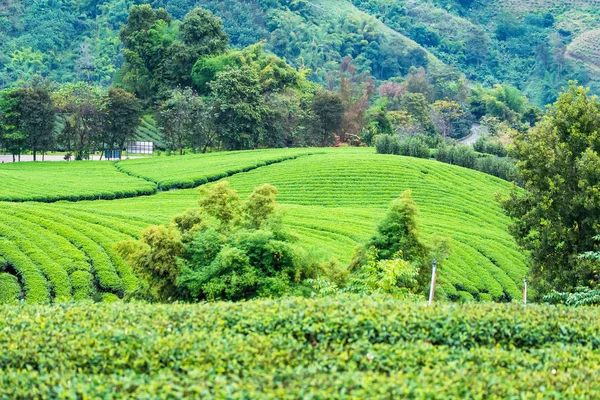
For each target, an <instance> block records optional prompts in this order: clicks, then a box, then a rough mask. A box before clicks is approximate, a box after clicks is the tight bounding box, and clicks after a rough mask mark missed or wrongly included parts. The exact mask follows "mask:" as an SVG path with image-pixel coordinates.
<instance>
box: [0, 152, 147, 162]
mask: <svg viewBox="0 0 600 400" xmlns="http://www.w3.org/2000/svg"><path fill="white" fill-rule="evenodd" d="M99 158H100V157H99V156H94V161H99ZM129 158H140V157H135V156H134V157H129ZM123 159H125V157H123ZM12 160H13V158H12V155H10V154H0V164H4V163H11V162H12ZM71 160H73V159H71ZM105 160H106V158H104V157H102V161H105ZM24 161H33V156H32V155H22V156H21V162H24ZM37 161H42V156H41V155H38V156H37ZM44 161H65V157H64V156H45V157H44ZM111 161H115V160H111Z"/></svg>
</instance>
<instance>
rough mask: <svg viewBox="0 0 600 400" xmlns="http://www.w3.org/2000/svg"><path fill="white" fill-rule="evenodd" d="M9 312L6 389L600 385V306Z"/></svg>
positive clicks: (584, 388) (432, 390) (331, 301)
mask: <svg viewBox="0 0 600 400" xmlns="http://www.w3.org/2000/svg"><path fill="white" fill-rule="evenodd" d="M0 317H1V318H0V348H2V349H3V351H2V352H1V353H0V398H11V399H24V398H64V399H76V398H114V397H127V398H169V399H171V398H172V399H175V398H261V399H264V398H266V399H281V398H284V399H298V398H314V399H363V398H373V399H388V398H473V399H488V398H597V397H598V396H599V395H600V383H599V381H598V380H597V379H596V378H597V376H598V373H600V352H599V351H598V350H599V347H600V322H599V321H600V318H599V317H600V310H598V309H590V308H578V309H568V310H567V309H565V308H559V307H554V306H528V307H523V306H520V305H463V306H457V305H438V306H434V307H427V306H425V305H424V304H408V303H401V302H398V301H395V300H392V299H389V298H380V297H367V298H365V297H357V296H338V297H325V298H320V299H297V298H294V299H279V300H277V301H274V300H260V301H249V302H245V303H211V304H205V305H177V304H174V305H148V304H119V305H110V304H105V305H78V306H73V305H66V306H65V305H63V306H51V307H50V306H27V307H23V306H3V307H1V308H0ZM24 343H26V344H27V345H23V344H24Z"/></svg>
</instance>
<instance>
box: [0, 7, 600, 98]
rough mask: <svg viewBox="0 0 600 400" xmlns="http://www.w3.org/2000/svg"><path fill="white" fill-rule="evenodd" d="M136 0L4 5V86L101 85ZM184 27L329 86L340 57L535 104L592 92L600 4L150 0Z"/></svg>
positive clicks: (118, 60)
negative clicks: (458, 75) (510, 92)
mask: <svg viewBox="0 0 600 400" xmlns="http://www.w3.org/2000/svg"><path fill="white" fill-rule="evenodd" d="M140 3H144V2H143V1H134V0H49V1H44V2H41V1H39V2H35V1H32V2H21V1H18V0H4V1H1V2H0V86H1V87H8V86H13V85H15V84H17V83H18V82H19V81H24V80H27V79H28V78H30V77H31V76H33V75H36V74H41V75H43V76H45V77H47V78H49V79H51V80H54V81H58V82H70V81H76V80H89V81H91V82H94V83H100V84H102V85H105V86H108V85H109V84H110V83H111V82H112V81H113V80H114V79H119V76H118V71H119V67H120V65H121V64H122V62H123V57H122V54H121V43H120V40H119V30H120V28H121V26H122V25H123V24H124V23H125V22H126V20H127V13H128V10H129V8H130V7H131V6H132V5H133V4H140ZM149 3H150V4H151V5H152V6H153V7H154V8H157V7H165V8H166V9H167V10H168V11H169V12H170V13H171V14H172V15H173V17H174V18H176V19H178V20H180V19H182V18H183V16H184V15H185V14H186V13H187V12H188V11H189V10H191V9H192V8H194V7H203V8H206V9H209V10H211V11H212V12H213V13H215V14H216V15H218V16H219V17H221V18H222V19H223V24H224V27H225V30H226V31H227V33H228V34H229V36H230V43H231V45H232V46H234V47H239V48H242V47H245V46H248V45H250V44H253V43H256V42H259V41H263V40H264V41H266V45H265V48H266V50H268V51H271V52H273V53H275V54H277V55H278V56H280V57H282V58H285V59H286V60H287V61H288V62H289V63H290V64H292V65H294V66H297V67H307V68H310V69H311V71H312V74H311V79H312V80H314V81H316V82H319V83H323V84H325V83H326V82H327V76H328V74H331V73H335V71H337V70H338V69H339V64H340V61H341V59H342V58H343V57H344V56H347V55H350V56H352V57H353V59H354V64H355V65H356V66H357V68H358V71H359V72H370V73H371V74H372V75H373V77H374V78H375V79H376V80H378V81H384V80H389V79H392V80H393V79H401V78H402V77H403V76H405V75H406V74H407V73H408V72H409V71H410V70H411V67H424V68H425V69H426V70H427V71H428V72H429V73H430V74H431V75H433V76H435V75H436V74H437V75H445V74H449V73H452V71H453V70H454V71H459V72H462V73H464V74H465V76H466V77H467V78H468V79H469V80H470V81H472V82H475V83H482V84H483V85H485V86H491V85H493V84H495V83H508V84H511V85H513V86H515V87H517V88H519V89H521V90H522V91H523V92H524V93H525V94H526V95H527V96H528V97H529V98H530V100H531V102H532V103H534V104H538V105H544V104H548V103H550V102H553V101H554V100H555V99H556V96H557V93H558V92H559V90H560V88H561V87H563V86H564V85H565V84H566V83H567V81H568V80H578V81H579V83H580V84H583V85H587V86H590V87H591V88H592V90H593V91H594V92H600V85H598V83H597V80H598V77H599V75H600V23H599V20H600V7H598V6H599V5H600V1H598V0H573V1H569V2H564V1H558V0H544V1H542V0H531V1H517V0H500V1H492V0H224V1H222V0H219V1H217V0H200V1H198V0H153V1H149Z"/></svg>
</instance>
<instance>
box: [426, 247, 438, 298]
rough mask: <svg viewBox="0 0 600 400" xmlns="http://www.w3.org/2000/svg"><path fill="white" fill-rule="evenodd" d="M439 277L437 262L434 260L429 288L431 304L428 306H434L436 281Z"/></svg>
mask: <svg viewBox="0 0 600 400" xmlns="http://www.w3.org/2000/svg"><path fill="white" fill-rule="evenodd" d="M436 277H437V261H436V259H435V258H434V259H433V262H432V263H431V287H430V288H429V302H428V305H431V304H433V297H434V296H435V280H436Z"/></svg>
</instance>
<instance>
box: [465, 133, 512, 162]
mask: <svg viewBox="0 0 600 400" xmlns="http://www.w3.org/2000/svg"><path fill="white" fill-rule="evenodd" d="M473 149H474V150H475V151H478V152H480V153H486V154H493V155H495V156H498V157H506V156H507V155H508V150H506V148H505V147H504V145H503V144H502V142H500V141H492V140H490V139H488V138H485V137H483V136H480V137H479V138H478V139H477V140H476V141H475V143H473Z"/></svg>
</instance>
